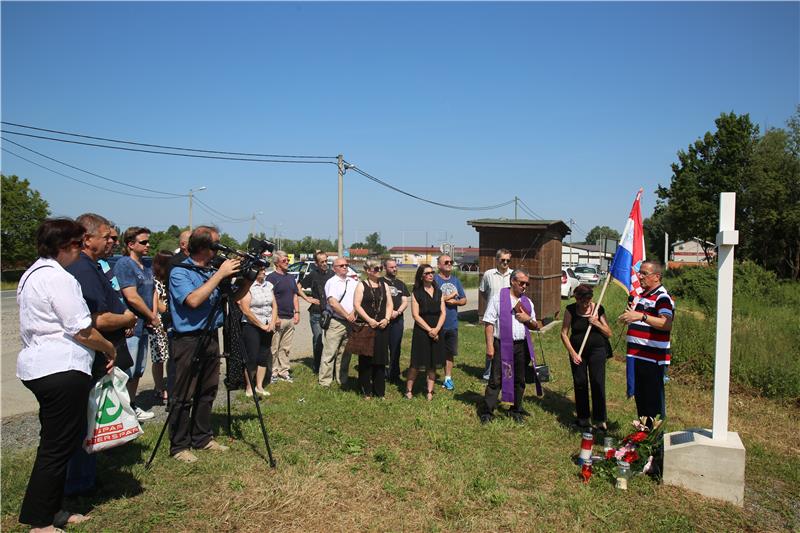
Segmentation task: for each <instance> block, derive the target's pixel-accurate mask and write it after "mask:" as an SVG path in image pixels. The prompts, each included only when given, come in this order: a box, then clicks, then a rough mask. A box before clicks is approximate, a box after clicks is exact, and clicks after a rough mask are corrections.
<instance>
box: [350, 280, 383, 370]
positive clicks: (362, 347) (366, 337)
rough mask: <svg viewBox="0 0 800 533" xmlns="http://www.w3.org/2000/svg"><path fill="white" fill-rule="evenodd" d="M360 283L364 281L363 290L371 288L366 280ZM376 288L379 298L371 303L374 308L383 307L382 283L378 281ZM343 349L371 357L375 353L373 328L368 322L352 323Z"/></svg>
mask: <svg viewBox="0 0 800 533" xmlns="http://www.w3.org/2000/svg"><path fill="white" fill-rule="evenodd" d="M362 283H364V290H367V289H370V290H372V288H371V287H369V286H368V285H367V283H366V282H362ZM378 289H379V290H380V294H381V299H380V300H379V301H378V303H377V304H376V303H375V301H373V305H375V306H376V309H380V308H382V307H383V291H384V290H385V288H384V287H383V284H381V283H379V284H378ZM373 300H374V299H373ZM373 311H375V309H373ZM377 314H378V313H377V312H375V315H376V316H377ZM376 320H377V319H376ZM344 349H345V351H346V352H349V353H354V354H358V355H363V356H365V357H372V356H373V355H375V330H374V329H373V328H371V327H370V326H369V324H367V323H364V322H356V323H355V324H352V325H351V326H350V332H349V334H348V336H347V344H346V345H345V347H344Z"/></svg>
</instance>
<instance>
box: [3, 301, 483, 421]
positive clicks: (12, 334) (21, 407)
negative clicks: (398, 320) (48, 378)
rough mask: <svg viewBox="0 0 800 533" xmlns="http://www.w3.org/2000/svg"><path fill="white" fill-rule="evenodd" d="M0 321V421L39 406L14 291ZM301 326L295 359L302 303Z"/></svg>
mask: <svg viewBox="0 0 800 533" xmlns="http://www.w3.org/2000/svg"><path fill="white" fill-rule="evenodd" d="M0 292H1V294H0V306H1V309H0V318H2V338H1V339H0V341H1V346H2V352H0V371H1V373H2V381H0V385H1V386H2V389H1V390H0V418H4V417H7V416H12V415H17V414H21V413H29V412H33V411H36V410H37V409H38V403H37V402H36V398H35V397H34V396H33V394H32V393H31V392H30V391H29V390H28V389H26V388H25V387H24V386H23V385H22V383H21V382H20V381H19V379H17V376H16V365H17V354H19V350H20V339H19V309H18V308H17V301H16V293H15V291H0ZM466 292H467V302H468V303H467V305H466V306H464V307H462V308H461V311H471V310H475V309H477V308H478V290H477V289H467V290H466ZM300 304H301V305H300V308H301V311H300V323H299V324H298V325H297V330H296V332H295V336H294V345H293V350H292V360H293V361H294V360H298V359H304V358H307V357H310V356H311V328H310V327H309V325H308V312H307V311H306V308H307V307H308V305H307V304H305V302H303V301H302V300H301V302H300ZM413 325H414V324H413V320H412V319H411V306H409V308H408V309H407V310H406V313H405V326H406V329H408V328H411V327H412V326H413ZM147 366H148V370H147V372H146V373H145V375H144V376H143V377H142V379H141V381H140V382H139V390H151V389H152V388H153V378H152V375H151V374H150V370H149V369H150V362H149V361H148V365H147Z"/></svg>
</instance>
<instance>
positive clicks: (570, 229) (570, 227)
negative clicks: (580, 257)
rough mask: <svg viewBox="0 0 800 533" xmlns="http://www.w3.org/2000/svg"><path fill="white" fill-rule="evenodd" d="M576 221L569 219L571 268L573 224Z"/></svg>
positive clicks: (570, 264) (570, 262)
mask: <svg viewBox="0 0 800 533" xmlns="http://www.w3.org/2000/svg"><path fill="white" fill-rule="evenodd" d="M574 223H575V221H574V220H572V217H570V219H569V266H572V224H574Z"/></svg>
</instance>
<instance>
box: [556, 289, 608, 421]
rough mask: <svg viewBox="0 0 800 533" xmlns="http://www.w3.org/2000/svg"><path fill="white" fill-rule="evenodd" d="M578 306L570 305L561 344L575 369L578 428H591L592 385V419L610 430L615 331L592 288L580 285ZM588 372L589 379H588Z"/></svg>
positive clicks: (576, 300) (574, 381) (576, 297)
mask: <svg viewBox="0 0 800 533" xmlns="http://www.w3.org/2000/svg"><path fill="white" fill-rule="evenodd" d="M572 294H573V295H574V296H575V303H574V304H570V305H568V306H567V310H566V312H565V313H564V323H563V324H562V325H561V342H563V343H564V347H565V348H566V349H567V352H568V353H569V359H570V361H569V363H570V366H571V367H572V382H573V384H574V386H575V411H576V412H577V415H578V426H580V427H582V428H588V427H589V425H590V424H589V417H590V415H589V385H590V384H591V388H592V411H591V418H592V419H594V421H595V422H596V423H597V428H598V429H600V430H603V431H605V430H606V358H607V357H608V355H609V354H608V349H607V345H608V344H607V343H608V338H609V337H611V328H610V327H609V326H608V322H607V321H606V311H605V309H603V306H602V305H597V304H595V303H594V302H592V296H593V295H594V291H593V289H592V288H591V287H590V286H589V285H578V286H577V287H575V291H574V292H573V293H572ZM590 326H591V328H592V330H591V332H590V333H589V339H588V340H587V341H586V346H584V348H583V353H582V354H581V355H580V356H578V350H580V348H581V343H582V342H583V338H584V336H585V335H586V330H587V329H588V328H589V327H590ZM587 373H588V377H587Z"/></svg>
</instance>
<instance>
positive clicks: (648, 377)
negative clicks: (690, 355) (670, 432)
mask: <svg viewBox="0 0 800 533" xmlns="http://www.w3.org/2000/svg"><path fill="white" fill-rule="evenodd" d="M639 283H640V284H641V286H642V290H643V291H644V292H643V293H642V295H641V297H640V298H639V301H638V302H636V304H635V305H634V304H633V303H631V304H629V305H628V309H626V310H625V312H624V313H622V314H621V315H620V317H619V321H620V322H624V323H626V324H628V354H627V356H628V358H629V360H631V359H633V360H635V361H634V396H635V398H636V411H637V413H638V415H639V416H640V417H642V416H649V417H651V418H654V417H655V416H656V415H661V416H662V417H664V416H666V407H665V402H664V369H665V368H666V366H667V365H669V363H670V357H671V349H670V341H669V337H670V332H671V331H672V318H673V315H674V311H675V303H674V302H673V301H672V298H671V297H670V295H669V294H668V293H667V290H666V289H665V288H664V286H663V285H661V264H660V263H656V262H653V261H647V262H645V263H642V265H641V266H640V267H639Z"/></svg>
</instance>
